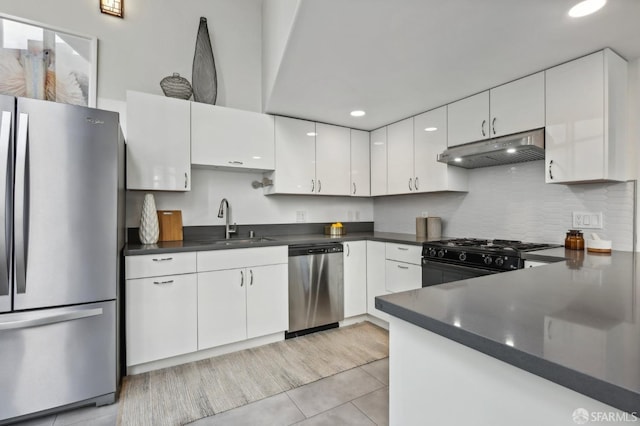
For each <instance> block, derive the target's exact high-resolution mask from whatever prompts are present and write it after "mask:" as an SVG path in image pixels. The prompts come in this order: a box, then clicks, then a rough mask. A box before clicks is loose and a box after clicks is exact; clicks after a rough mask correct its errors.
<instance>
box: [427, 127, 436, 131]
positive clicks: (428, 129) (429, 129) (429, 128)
mask: <svg viewBox="0 0 640 426" xmlns="http://www.w3.org/2000/svg"><path fill="white" fill-rule="evenodd" d="M436 130H438V128H437V127H427V128H426V129H424V131H425V132H435V131H436Z"/></svg>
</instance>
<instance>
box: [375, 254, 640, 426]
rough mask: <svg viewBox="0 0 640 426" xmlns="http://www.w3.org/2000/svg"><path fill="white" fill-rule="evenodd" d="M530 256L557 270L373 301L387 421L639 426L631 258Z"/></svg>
mask: <svg viewBox="0 0 640 426" xmlns="http://www.w3.org/2000/svg"><path fill="white" fill-rule="evenodd" d="M527 257H528V258H529V259H530V260H536V261H543V262H554V261H555V263H551V264H548V265H544V266H541V267H537V268H528V269H522V270H518V271H514V272H508V273H503V274H495V275H489V276H485V277H479V278H475V279H471V280H463V281H457V282H452V283H448V284H442V285H438V286H433V287H427V288H422V289H419V290H412V291H407V292H403V293H396V294H391V295H386V296H381V297H378V298H376V307H377V308H378V309H380V310H382V311H384V312H386V313H388V314H390V315H391V320H390V421H391V424H418V423H419V422H420V421H421V420H420V419H422V421H424V419H427V418H428V419H429V421H430V422H433V424H439V425H453V424H460V418H461V417H464V418H466V419H467V420H468V421H469V422H471V423H472V424H476V425H494V426H495V425H511V424H520V425H539V424H554V425H565V424H566V425H571V424H576V423H574V416H576V415H577V416H580V415H583V416H584V415H585V413H586V415H587V416H589V420H595V419H597V418H600V419H601V418H602V417H601V416H609V417H607V418H608V419H609V420H611V419H612V418H613V417H615V419H614V420H615V421H617V422H619V424H623V423H624V424H629V423H628V422H630V421H631V422H634V421H638V419H637V418H636V416H637V415H638V412H639V411H640V313H639V312H638V301H639V298H640V295H639V293H638V287H639V286H640V276H638V274H637V269H638V266H639V265H640V264H639V260H638V258H637V256H635V255H634V253H632V252H615V251H614V252H613V254H612V255H595V254H594V255H592V254H589V253H585V252H582V251H581V252H576V251H570V250H565V249H564V248H560V249H551V250H544V251H539V252H533V253H529V254H527ZM425 403H428V407H429V408H428V410H427V409H426V408H425ZM578 409H584V410H586V411H579V410H578ZM598 416H600V417H598ZM608 424H609V423H608ZM612 424H618V423H612Z"/></svg>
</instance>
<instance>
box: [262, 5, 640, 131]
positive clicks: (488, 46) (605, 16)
mask: <svg viewBox="0 0 640 426" xmlns="http://www.w3.org/2000/svg"><path fill="white" fill-rule="evenodd" d="M576 2H577V1H576V0H482V1H478V0H300V2H299V7H298V12H297V15H296V18H295V21H294V23H293V27H292V29H291V32H290V35H289V39H288V42H287V45H286V49H285V51H284V55H283V57H282V61H281V63H280V67H279V70H278V73H277V76H276V78H275V83H274V86H273V90H272V92H271V94H270V96H267V98H266V99H265V110H266V112H269V113H273V114H281V115H288V116H292V117H299V118H306V119H310V120H315V121H321V122H327V123H333V124H340V125H344V126H348V127H353V128H359V129H365V130H372V129H375V128H378V127H381V126H384V125H386V124H389V123H392V122H394V121H397V120H400V119H403V118H406V117H410V116H412V115H415V114H417V113H420V112H423V111H427V110H429V109H432V108H435V107H438V106H440V105H444V104H446V103H449V102H451V101H455V100H457V99H460V98H463V97H466V96H469V95H471V94H474V93H477V92H480V91H483V90H486V89H489V88H491V87H494V86H497V85H499V84H502V83H505V82H508V81H510V80H514V79H516V78H519V77H523V76H525V75H528V74H531V73H534V72H536V71H541V70H543V69H545V68H549V67H551V66H553V65H556V64H559V63H562V62H565V61H568V60H571V59H574V58H576V57H579V56H582V55H585V54H588V53H591V52H594V51H596V50H599V49H602V48H604V47H611V48H612V49H613V50H615V51H616V52H618V53H619V54H620V55H622V56H623V57H625V58H626V59H627V60H632V59H636V58H638V57H640V1H639V0H609V1H608V3H607V5H606V6H605V7H604V9H602V10H601V11H599V12H598V13H596V14H594V15H591V16H588V17H584V18H581V19H573V18H569V17H568V16H567V11H568V10H569V9H570V7H571V6H573V5H574V4H575V3H576ZM354 109H363V110H365V111H366V112H367V115H366V116H365V117H362V118H353V117H351V116H350V115H349V112H350V111H351V110H354Z"/></svg>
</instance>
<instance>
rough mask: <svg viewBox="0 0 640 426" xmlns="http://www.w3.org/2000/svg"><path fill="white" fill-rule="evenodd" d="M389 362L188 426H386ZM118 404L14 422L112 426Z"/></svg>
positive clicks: (30, 425) (28, 425)
mask: <svg viewBox="0 0 640 426" xmlns="http://www.w3.org/2000/svg"><path fill="white" fill-rule="evenodd" d="M388 384H389V359H388V358H385V359H381V360H380V361H374V362H372V363H370V364H366V365H363V366H361V367H357V368H354V369H351V370H347V371H344V372H342V373H338V374H336V375H334V376H330V377H326V378H324V379H322V380H318V381H317V382H313V383H309V384H308V385H305V386H301V387H299V388H296V389H292V390H290V391H287V392H284V393H281V394H278V395H274V396H272V397H269V398H265V399H263V400H260V401H256V402H254V403H252V404H248V405H245V406H242V407H238V408H235V409H233V410H229V411H225V412H224V413H220V414H218V415H215V416H212V417H207V418H204V419H200V420H198V421H195V422H193V423H190V426H216V425H225V426H241V425H263V424H264V425H274V426H275V425H282V426H288V425H294V424H295V425H305V426H311V425H313V426H318V425H327V426H333V425H338V424H339V425H354V426H356V425H378V426H386V425H388V424H389V386H388ZM117 414H118V404H113V405H108V406H105V407H97V408H96V407H85V408H79V409H76V410H71V411H67V412H64V413H60V414H57V415H55V414H54V415H50V416H46V417H41V418H38V419H34V420H30V421H26V422H21V423H17V425H18V426H71V425H76V426H79V425H83V426H84V425H87V426H113V425H116V421H117Z"/></svg>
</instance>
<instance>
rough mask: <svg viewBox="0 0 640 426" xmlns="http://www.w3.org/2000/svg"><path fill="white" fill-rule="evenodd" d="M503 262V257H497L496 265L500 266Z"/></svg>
mask: <svg viewBox="0 0 640 426" xmlns="http://www.w3.org/2000/svg"><path fill="white" fill-rule="evenodd" d="M503 264H504V259H503V258H501V257H498V258H497V259H496V265H498V266H502V265H503Z"/></svg>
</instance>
